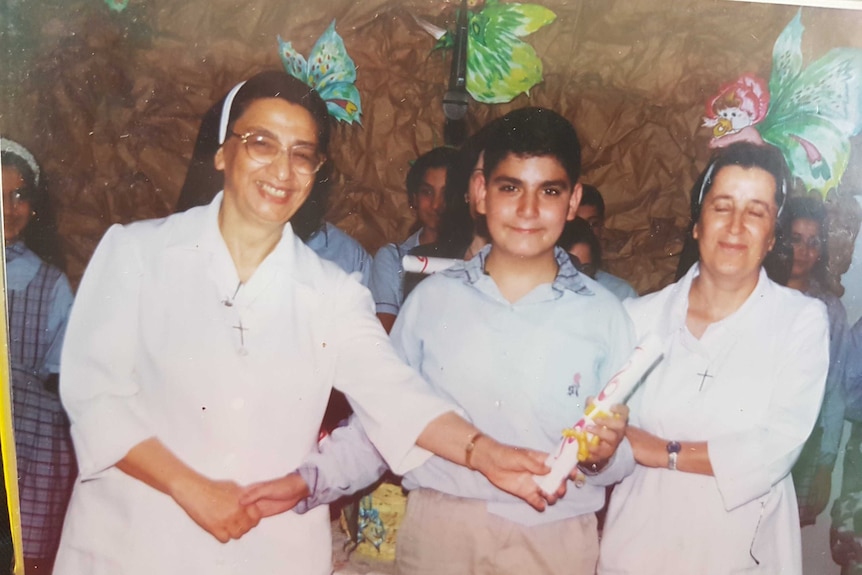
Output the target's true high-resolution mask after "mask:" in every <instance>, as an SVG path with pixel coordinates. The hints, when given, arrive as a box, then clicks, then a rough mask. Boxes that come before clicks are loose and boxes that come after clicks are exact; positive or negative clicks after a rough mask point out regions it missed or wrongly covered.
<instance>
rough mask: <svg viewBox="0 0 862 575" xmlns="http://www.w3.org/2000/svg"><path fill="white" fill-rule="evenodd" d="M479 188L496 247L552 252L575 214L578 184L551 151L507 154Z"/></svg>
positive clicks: (530, 254) (518, 252) (524, 253)
mask: <svg viewBox="0 0 862 575" xmlns="http://www.w3.org/2000/svg"><path fill="white" fill-rule="evenodd" d="M489 176H490V177H489V179H488V181H487V182H485V185H484V186H483V188H482V190H481V191H480V192H479V198H478V200H479V201H478V205H477V208H478V211H479V213H480V214H485V216H486V220H487V223H488V231H489V232H490V234H491V243H492V244H493V246H494V250H495V251H500V252H503V253H506V254H508V255H512V256H518V257H523V258H535V257H543V256H547V255H551V257H553V251H554V245H555V244H556V242H557V240H558V239H559V237H560V234H561V233H562V231H563V226H565V224H566V221H567V220H571V219H573V218H574V217H575V213H576V212H577V209H578V202H580V199H581V186H580V184H576V185H574V186H573V185H572V182H571V181H570V180H569V177H568V174H567V173H566V170H565V169H564V168H563V166H562V164H560V162H559V161H558V160H557V159H556V158H554V157H553V156H531V157H521V156H516V155H514V154H509V155H508V156H506V157H505V158H504V159H503V160H502V161H501V162H500V163H499V164H498V165H497V166H496V168H494V171H493V172H492V173H491V174H489Z"/></svg>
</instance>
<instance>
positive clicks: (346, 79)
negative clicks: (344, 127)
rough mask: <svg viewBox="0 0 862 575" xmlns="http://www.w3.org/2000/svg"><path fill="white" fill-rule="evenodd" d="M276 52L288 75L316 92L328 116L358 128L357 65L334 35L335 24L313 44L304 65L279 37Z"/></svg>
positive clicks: (340, 40) (360, 109) (299, 57)
mask: <svg viewBox="0 0 862 575" xmlns="http://www.w3.org/2000/svg"><path fill="white" fill-rule="evenodd" d="M278 50H279V55H280V56H281V62H282V64H284V69H285V70H286V71H287V73H288V74H290V75H291V76H293V77H294V78H297V79H299V80H302V81H303V82H305V83H306V84H308V85H309V86H311V87H312V88H314V89H315V90H317V93H318V94H320V97H321V98H323V100H324V101H325V102H326V107H327V109H328V110H329V114H330V115H331V116H333V117H334V118H336V119H337V120H340V121H342V122H347V123H348V124H352V123H353V122H356V123H357V124H361V122H360V121H359V116H360V115H361V114H362V104H361V103H360V101H359V90H358V89H357V88H356V86H355V85H354V82H356V65H355V64H354V63H353V60H352V59H351V58H350V56H349V55H348V54H347V49H346V48H345V47H344V41H343V40H342V39H341V36H339V35H338V33H337V32H336V31H335V20H333V21H332V23H331V24H330V25H329V28H327V29H326V32H324V33H323V34H322V35H321V36H320V38H318V39H317V42H315V43H314V47H313V48H312V49H311V54H309V56H308V60H307V61H306V59H305V58H304V57H303V56H302V54H300V53H299V52H297V51H296V50H294V48H293V46H291V44H290V42H285V41H283V40H282V39H281V36H279V37H278Z"/></svg>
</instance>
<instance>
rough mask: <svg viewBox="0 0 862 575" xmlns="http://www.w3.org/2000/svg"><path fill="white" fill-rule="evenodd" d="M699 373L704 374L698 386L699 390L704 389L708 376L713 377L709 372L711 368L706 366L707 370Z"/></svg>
mask: <svg viewBox="0 0 862 575" xmlns="http://www.w3.org/2000/svg"><path fill="white" fill-rule="evenodd" d="M697 375H702V376H703V378H702V379H701V380H700V387H699V388H698V391H703V384H704V383H706V378H707V377H708V378H710V379H712V375H710V373H709V368H706V371H704V372H703V373H698V374H697Z"/></svg>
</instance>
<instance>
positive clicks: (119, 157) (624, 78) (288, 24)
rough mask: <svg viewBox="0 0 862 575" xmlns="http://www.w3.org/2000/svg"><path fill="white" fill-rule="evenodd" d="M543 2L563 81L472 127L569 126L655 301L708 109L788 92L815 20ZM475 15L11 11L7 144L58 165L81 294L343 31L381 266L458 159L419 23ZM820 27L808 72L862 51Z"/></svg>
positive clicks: (701, 158)
mask: <svg viewBox="0 0 862 575" xmlns="http://www.w3.org/2000/svg"><path fill="white" fill-rule="evenodd" d="M541 3H542V4H543V5H545V6H547V7H549V8H551V9H552V10H554V11H555V12H556V13H557V20H556V22H554V23H553V24H551V25H550V26H547V27H545V28H543V29H542V30H540V31H538V32H537V33H535V34H533V35H532V36H530V37H529V38H527V40H528V41H529V42H530V44H532V45H533V46H534V47H535V49H536V51H537V52H538V54H539V55H540V57H541V58H542V61H543V63H544V73H545V81H544V83H543V84H541V85H539V86H537V87H536V88H534V89H533V90H532V91H531V93H530V95H529V96H520V97H518V98H517V99H516V100H515V101H513V102H512V103H510V104H504V105H497V106H487V105H482V104H477V103H475V102H471V104H470V112H469V123H470V125H471V127H472V128H475V127H477V126H479V125H481V124H482V123H484V122H486V121H488V120H489V119H491V118H494V117H497V116H500V115H502V114H504V113H506V112H507V111H509V110H511V109H514V108H518V107H522V106H526V105H540V106H546V107H549V108H553V109H555V110H557V111H559V112H560V113H562V114H563V115H565V116H566V117H567V118H569V119H570V120H571V121H572V122H573V123H574V124H575V126H576V128H577V129H578V132H579V134H580V136H581V139H582V143H583V148H584V154H583V157H584V177H583V181H585V182H588V183H592V184H595V185H597V186H598V187H599V188H600V189H601V191H602V192H603V194H604V196H605V198H606V201H607V207H608V215H609V219H608V223H607V225H608V231H607V235H608V236H609V239H608V245H607V249H606V254H605V257H606V260H607V261H608V265H609V267H610V270H611V271H612V272H613V273H615V274H618V275H620V276H622V277H624V278H626V279H628V280H629V281H630V282H631V283H632V284H633V285H634V286H635V287H636V289H637V290H638V291H639V292H641V293H645V292H648V291H652V290H655V289H658V288H660V287H662V286H664V285H666V284H667V283H669V282H670V281H671V280H672V278H673V275H674V270H675V268H676V262H677V257H676V256H677V254H678V253H679V250H680V248H681V245H682V240H683V237H684V234H685V230H686V227H687V225H688V191H689V188H690V186H691V185H692V183H693V181H694V179H695V178H696V176H697V173H698V171H699V170H700V169H701V168H702V167H703V165H704V163H705V160H706V158H707V157H708V154H709V153H708V151H707V149H706V142H707V139H708V135H709V134H708V133H707V131H706V130H704V129H702V128H700V127H699V126H700V123H701V116H702V115H703V108H704V103H705V101H706V100H707V98H708V97H710V96H711V95H713V94H714V93H715V92H716V91H717V89H718V87H719V86H720V85H721V84H723V83H725V82H728V81H731V80H734V79H735V78H736V77H738V76H739V75H740V74H742V73H744V72H754V73H757V74H759V75H761V76H763V77H765V78H768V77H769V71H770V69H771V59H772V46H773V43H774V41H775V39H776V37H777V36H778V34H779V33H780V32H781V30H782V29H783V28H784V26H785V25H786V24H787V22H789V21H790V19H791V18H792V17H793V15H794V13H795V11H796V8H793V7H788V6H777V5H759V4H745V3H735V2H727V1H718V0H709V1H707V0H698V1H695V0H679V1H675V2H667V1H666V0H604V1H598V0H586V1H582V2H575V1H565V0H547V1H544V2H541ZM456 4H457V2H446V1H440V0H434V1H431V0H424V1H422V0H412V1H410V0H407V1H398V0H388V1H387V0H365V1H362V2H358V1H357V2H354V1H352V0H351V1H348V0H318V1H316V2H302V3H300V2H292V1H291V2H288V1H284V0H247V1H244V2H236V1H235V0H187V1H185V2H174V1H168V0H130V2H129V7H128V8H127V9H126V11H124V12H122V13H119V14H117V13H110V12H109V11H108V10H107V8H106V6H105V5H104V3H103V2H101V1H100V0H86V1H84V0H63V1H61V0H43V1H41V2H22V1H11V0H10V2H8V3H7V8H6V11H7V15H6V20H5V21H4V22H3V25H4V26H5V29H4V30H3V31H2V35H0V42H2V48H3V50H4V66H3V71H2V75H3V76H2V88H3V90H2V101H0V131H2V133H3V134H4V135H7V136H8V137H11V138H13V139H17V140H19V141H21V142H22V143H24V144H25V145H27V146H29V147H31V149H32V150H33V152H34V153H35V155H36V156H37V157H38V159H39V160H40V162H41V163H42V165H43V167H44V171H45V174H46V178H47V180H48V182H49V191H50V194H51V197H52V199H53V201H54V203H55V206H56V209H57V212H58V220H59V221H58V225H59V233H60V236H61V241H62V247H63V250H64V253H65V257H66V260H67V264H68V265H67V267H68V273H69V275H70V277H71V278H72V280H73V282H77V281H78V279H79V278H80V276H81V274H82V273H83V270H84V267H85V266H86V263H87V260H88V258H89V257H90V255H91V254H92V252H93V250H94V249H95V246H96V244H97V243H98V241H99V239H100V238H101V236H102V234H103V233H104V232H105V230H106V229H107V228H108V226H110V225H111V224H113V223H117V222H130V221H133V220H139V219H143V218H151V217H160V216H165V215H167V214H169V213H171V210H172V207H173V205H174V203H175V202H176V199H177V197H178V194H179V189H180V186H181V185H182V182H183V178H184V176H185V170H186V165H187V163H188V161H189V159H190V156H191V152H192V147H193V144H194V140H195V137H196V133H197V128H198V124H199V121H200V117H201V116H202V114H203V113H204V111H206V109H207V108H208V107H209V106H210V105H211V104H212V103H213V102H214V101H216V100H217V99H218V98H219V97H221V96H222V95H223V94H224V93H225V92H226V91H227V90H228V89H230V87H231V86H232V85H233V84H235V83H236V82H237V81H239V80H241V79H244V78H246V77H247V76H249V75H251V74H253V73H255V72H257V71H259V70H261V69H265V68H271V67H278V66H280V62H279V60H278V55H277V44H276V35H278V34H280V35H281V36H282V38H284V39H285V40H289V41H292V42H293V44H294V46H295V47H297V48H298V49H299V50H300V51H301V52H302V53H303V54H304V55H306V56H307V55H308V52H309V51H310V49H311V46H312V45H313V43H314V41H315V40H316V39H317V37H318V36H319V35H320V34H321V33H322V32H323V31H324V30H325V29H326V27H327V25H328V24H329V22H330V21H331V20H332V19H333V18H336V19H337V30H338V32H339V34H341V36H342V37H343V38H344V42H345V44H346V46H347V49H348V51H349V53H350V55H351V56H352V57H353V59H354V61H355V63H356V65H357V67H358V80H357V86H358V87H359V90H360V92H361V95H362V106H363V112H364V114H363V117H362V126H357V125H353V126H347V125H339V126H338V127H337V128H336V129H335V137H334V140H333V145H332V150H331V156H332V158H333V160H334V162H335V165H336V168H337V174H338V175H337V185H336V186H335V187H334V190H333V195H332V201H331V207H330V210H329V219H330V220H331V221H333V222H335V223H336V224H338V225H339V226H341V227H342V228H343V229H345V230H346V231H348V232H349V233H351V234H352V235H354V236H355V237H356V238H357V239H358V240H359V241H360V242H362V243H363V244H364V245H365V246H366V247H367V248H368V249H369V250H370V251H372V252H373V251H374V250H375V249H377V248H378V247H379V246H380V245H382V244H383V243H384V242H387V241H397V240H400V239H402V238H403V237H404V236H405V235H406V233H407V231H408V229H409V228H410V227H411V225H412V223H413V218H412V214H411V213H410V210H409V208H408V206H407V201H406V196H405V194H404V191H403V188H404V177H405V174H406V170H407V168H408V162H409V161H410V160H412V159H414V158H415V157H416V156H417V155H419V154H420V153H422V152H424V151H426V150H428V149H430V148H431V147H433V146H436V145H440V144H441V143H442V126H443V114H442V110H441V98H442V95H443V92H444V91H445V89H446V83H447V80H448V56H444V55H442V54H440V53H435V54H430V50H431V48H432V46H433V44H434V40H433V39H432V38H431V37H430V36H429V35H428V34H427V33H425V32H424V31H422V30H421V29H420V28H419V27H418V26H417V25H416V23H415V22H414V21H413V19H412V16H411V15H412V14H415V15H418V16H422V17H425V18H426V19H428V20H430V21H432V22H435V23H437V24H439V25H444V24H445V22H446V20H447V18H448V19H452V18H453V12H454V7H455V5H456ZM802 21H803V24H804V25H805V27H806V31H805V35H804V37H803V49H804V53H805V58H806V62H810V61H811V60H813V59H814V58H815V57H817V56H820V55H822V54H824V53H825V52H826V51H827V50H828V49H829V48H832V47H836V46H856V47H862V37H860V36H859V34H858V30H860V29H862V13H860V12H855V11H840V10H829V9H811V8H806V9H804V11H803V18H802ZM860 144H862V142H859V141H857V142H856V143H855V146H856V148H857V149H858V147H859V145H860ZM854 157H855V158H859V157H860V156H859V154H858V153H854ZM857 164H858V162H857ZM860 187H862V175H860V171H859V170H858V169H856V167H855V166H851V169H850V170H849V171H848V175H847V176H846V177H845V180H844V184H843V186H842V189H841V190H840V191H839V193H837V194H834V195H833V196H831V197H830V212H831V213H832V214H833V222H834V223H833V230H832V238H830V251H831V252H832V255H831V258H830V268H831V270H832V271H833V274H838V273H841V272H843V271H844V269H846V266H847V265H848V264H849V258H850V253H849V251H848V249H845V248H843V247H842V246H845V247H846V246H848V245H849V246H852V238H853V237H854V235H855V230H856V228H857V227H858V222H859V214H858V210H855V201H853V199H852V198H851V197H849V196H850V194H851V193H855V192H858V191H859V189H860ZM848 242H849V243H848ZM836 278H837V275H836V276H835V277H833V280H835V279H836Z"/></svg>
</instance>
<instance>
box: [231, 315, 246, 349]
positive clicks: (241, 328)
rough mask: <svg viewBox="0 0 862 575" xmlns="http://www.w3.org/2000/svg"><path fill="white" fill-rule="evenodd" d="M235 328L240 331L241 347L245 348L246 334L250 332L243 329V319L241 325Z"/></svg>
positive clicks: (240, 320) (240, 319)
mask: <svg viewBox="0 0 862 575" xmlns="http://www.w3.org/2000/svg"><path fill="white" fill-rule="evenodd" d="M233 328H234V329H236V330H239V345H240V346H241V347H245V332H247V331H248V328H247V327H243V325H242V318H239V325H235V326H233Z"/></svg>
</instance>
